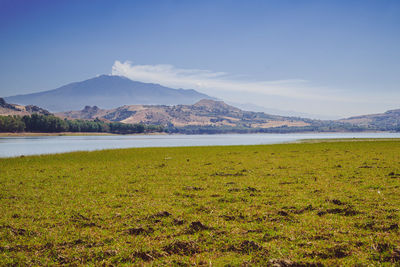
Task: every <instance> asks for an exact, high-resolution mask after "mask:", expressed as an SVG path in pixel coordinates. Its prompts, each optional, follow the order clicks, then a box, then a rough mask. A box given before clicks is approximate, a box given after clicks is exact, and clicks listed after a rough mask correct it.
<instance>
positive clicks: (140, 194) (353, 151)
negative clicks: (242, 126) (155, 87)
mask: <svg viewBox="0 0 400 267" xmlns="http://www.w3.org/2000/svg"><path fill="white" fill-rule="evenodd" d="M399 154H400V142H399V141H394V140H391V141H389V140H385V141H373V142H371V141H359V142H346V141H341V142H327V143H324V142H322V143H302V144H281V145H264V146H228V147H222V146H221V147H181V148H136V149H122V150H105V151H96V152H74V153H67V154H58V155H45V156H29V157H19V158H4V159H0V172H1V175H0V188H1V190H0V213H1V214H2V216H1V217H0V265H51V264H55V265H81V264H89V265H90V264H93V265H100V264H105V265H122V264H126V265H131V264H138V265H140V264H144V265H150V264H153V265H169V266H171V265H180V266H185V265H192V264H197V265H207V266H208V265H210V264H212V265H215V266H221V265H225V264H230V265H233V266H236V265H242V264H244V265H274V266H323V265H326V266H333V265H342V266H349V265H353V266H354V265H360V266H361V265H383V264H385V265H395V264H399V263H400V235H399V219H400V208H399V207H400V160H399V157H398V155H399ZM296 264H297V265H296ZM301 264H303V265H301Z"/></svg>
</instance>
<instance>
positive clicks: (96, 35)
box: [0, 0, 400, 116]
mask: <svg viewBox="0 0 400 267" xmlns="http://www.w3.org/2000/svg"><path fill="white" fill-rule="evenodd" d="M0 36H1V42H0V59H1V60H0V95H2V96H9V95H15V94H22V93H30V92H37V91H43V90H48V89H54V88H56V87H59V86H61V85H64V84H66V83H69V82H74V81H80V80H84V79H87V78H90V77H94V76H96V75H98V74H111V73H113V74H117V75H125V76H128V77H130V78H132V79H136V80H141V81H145V82H155V83H160V84H163V85H167V86H171V87H176V88H179V87H183V88H194V89H197V90H199V91H202V92H205V93H208V94H210V95H213V96H217V97H220V98H222V99H224V100H227V101H230V102H237V103H253V104H256V105H260V106H265V107H268V108H276V109H283V110H296V111H300V112H308V113H316V114H323V115H335V116H349V115H356V114H363V113H373V112H383V111H385V110H388V109H394V108H400V104H399V100H400V87H399V84H400V1H396V0H392V1H390V0H382V1H379V0H375V1H368V0H360V1H351V0H347V1H340V0H336V1H311V0H310V1H306V0H299V1H294V0H292V1H285V0H280V1H275V0H274V1H267V0H265V1H252V0H247V1H244V0H243V1H239V0H237V1H233V0H231V1H224V0H220V1H168V0H164V1H161V0H160V1H111V0H109V1H101V0H100V1H89V0H86V1H85V0H80V1H75V0H68V1H67V0H65V1H63V0H49V1H41V0H36V1H31V0H27V1H19V0H0Z"/></svg>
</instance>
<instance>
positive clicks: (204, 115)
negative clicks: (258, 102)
mask: <svg viewBox="0 0 400 267" xmlns="http://www.w3.org/2000/svg"><path fill="white" fill-rule="evenodd" d="M56 116H59V117H62V118H70V119H95V118H98V119H106V120H109V121H120V122H123V123H145V124H156V125H164V126H176V127H184V126H189V125H192V126H231V127H247V128H271V127H281V126H297V127H304V126H309V125H311V122H312V120H307V119H300V118H294V117H283V116H276V115H268V114H265V113H262V112H251V111H243V110H241V109H239V108H236V107H233V106H230V105H227V104H226V103H224V102H223V101H214V100H210V99H203V100H200V101H198V102H197V103H195V104H193V105H175V106H166V105H129V106H127V105H125V106H122V107H119V108H115V109H108V110H106V109H100V108H98V107H97V106H94V107H90V106H86V107H85V108H84V109H82V110H80V111H69V112H62V113H56Z"/></svg>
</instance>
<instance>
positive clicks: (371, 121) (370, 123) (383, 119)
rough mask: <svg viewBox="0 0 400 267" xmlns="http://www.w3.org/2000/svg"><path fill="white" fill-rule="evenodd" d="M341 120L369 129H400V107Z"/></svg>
mask: <svg viewBox="0 0 400 267" xmlns="http://www.w3.org/2000/svg"><path fill="white" fill-rule="evenodd" d="M339 121H340V122H344V123H350V124H352V125H357V126H359V127H364V128H368V129H374V130H381V131H388V130H389V131H392V130H395V131H398V130H400V109H394V110H389V111H386V112H384V113H379V114H370V115H362V116H356V117H350V118H347V119H341V120H339Z"/></svg>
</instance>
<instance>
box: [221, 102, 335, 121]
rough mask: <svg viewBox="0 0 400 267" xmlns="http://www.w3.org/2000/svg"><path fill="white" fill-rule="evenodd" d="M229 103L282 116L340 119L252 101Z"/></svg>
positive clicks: (244, 108)
mask: <svg viewBox="0 0 400 267" xmlns="http://www.w3.org/2000/svg"><path fill="white" fill-rule="evenodd" d="M228 104H230V105H232V106H235V107H238V108H240V109H243V110H247V111H255V112H264V113H268V114H273V115H280V116H287V117H301V118H308V119H315V120H336V119H339V117H338V116H329V115H317V114H310V113H304V112H297V111H293V110H282V109H275V108H267V107H263V106H259V105H255V104H252V103H233V102H228Z"/></svg>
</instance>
